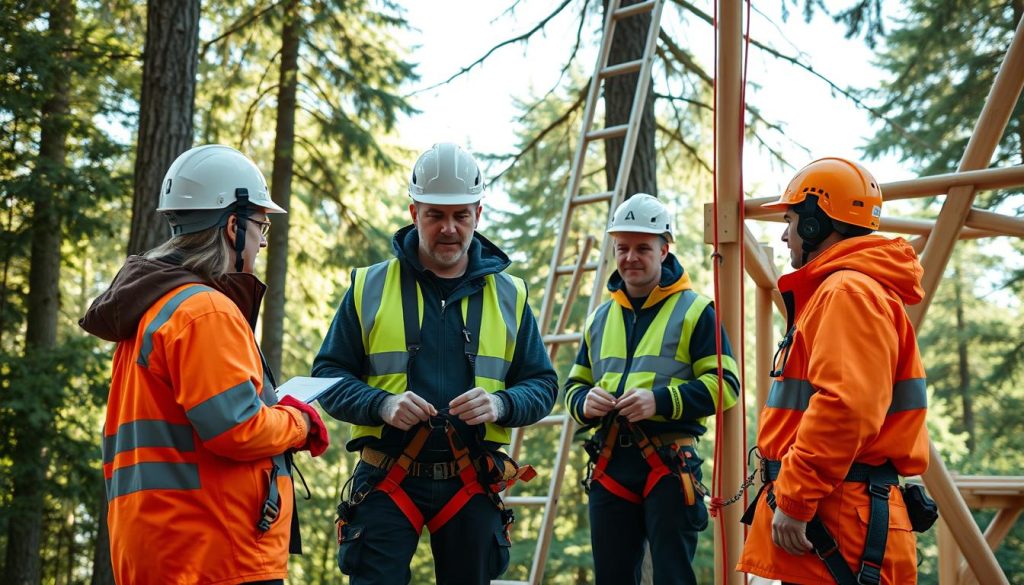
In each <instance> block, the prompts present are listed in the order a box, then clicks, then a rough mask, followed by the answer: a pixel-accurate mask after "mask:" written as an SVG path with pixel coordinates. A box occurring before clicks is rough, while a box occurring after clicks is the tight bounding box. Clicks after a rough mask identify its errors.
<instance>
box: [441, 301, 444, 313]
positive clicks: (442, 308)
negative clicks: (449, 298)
mask: <svg viewBox="0 0 1024 585" xmlns="http://www.w3.org/2000/svg"><path fill="white" fill-rule="evenodd" d="M441 310H442V311H443V310H444V299H441Z"/></svg>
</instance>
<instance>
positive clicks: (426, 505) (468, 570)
mask: <svg viewBox="0 0 1024 585" xmlns="http://www.w3.org/2000/svg"><path fill="white" fill-rule="evenodd" d="M379 473H380V472H379V471H378V470H376V469H375V468H373V467H371V466H369V465H367V464H366V463H362V462H360V463H359V465H358V466H356V471H355V478H354V480H353V485H355V486H359V485H360V484H362V483H363V482H366V481H367V480H368V479H373V476H374V475H377V474H379ZM461 488H462V480H461V479H459V478H458V477H454V478H451V479H446V480H433V479H427V478H417V477H407V478H406V479H405V481H403V482H402V489H403V490H405V492H406V493H407V494H409V497H410V498H411V499H412V501H413V502H414V503H415V504H416V506H417V507H418V508H419V509H420V512H422V513H423V517H424V519H425V520H426V521H429V520H430V519H431V518H433V517H434V516H435V515H436V514H437V512H438V511H440V510H441V508H442V507H443V506H444V505H445V504H446V503H447V502H448V500H450V499H451V498H452V496H453V495H455V493H456V492H458V491H459V490H460V489H461ZM345 533H346V534H345V536H346V539H345V541H344V542H343V543H342V545H341V547H340V548H339V549H338V566H339V568H340V569H341V572H342V573H344V574H346V575H348V576H349V583H350V584H351V585H405V584H407V583H409V581H410V580H411V579H412V573H411V572H410V570H409V564H410V562H411V561H412V557H413V554H415V552H416V545H417V543H419V533H418V532H417V531H416V530H414V529H413V527H412V524H410V523H409V520H408V519H407V518H406V517H405V514H403V513H402V511H401V510H399V509H398V507H397V506H396V505H395V503H394V502H393V501H392V500H391V498H390V497H389V496H388V495H387V494H384V493H383V492H379V491H374V492H371V493H370V495H369V496H367V497H366V499H365V500H364V501H363V502H362V503H361V504H359V506H358V507H357V508H356V510H355V513H354V514H353V516H352V519H351V521H350V523H349V525H348V526H346V527H345ZM510 546H511V543H509V540H508V538H507V537H506V536H505V529H504V526H503V525H502V524H501V515H500V514H499V512H498V509H497V508H496V507H495V506H494V503H493V502H491V500H490V499H488V498H487V496H484V495H482V494H477V495H475V496H473V497H472V498H471V499H470V500H469V502H468V503H467V504H466V506H465V507H463V508H462V510H460V511H459V513H458V514H456V515H455V516H454V517H453V518H452V519H451V520H449V521H448V522H447V523H446V524H445V525H444V526H442V527H441V528H440V529H438V530H437V532H435V533H433V534H431V535H430V550H431V552H432V553H433V555H434V577H435V582H436V583H437V584H438V585H474V584H479V585H486V584H487V583H489V582H490V580H491V579H494V578H497V577H498V576H500V575H501V574H502V573H504V572H505V569H507V568H508V559H509V547H510Z"/></svg>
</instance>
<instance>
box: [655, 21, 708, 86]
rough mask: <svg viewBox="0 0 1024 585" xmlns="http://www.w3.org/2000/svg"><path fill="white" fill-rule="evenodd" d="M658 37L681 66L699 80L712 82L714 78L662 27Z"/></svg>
mask: <svg viewBox="0 0 1024 585" xmlns="http://www.w3.org/2000/svg"><path fill="white" fill-rule="evenodd" d="M658 38H659V39H661V42H663V43H664V44H665V48H666V49H668V52H669V54H670V55H672V56H673V57H675V59H676V61H678V62H679V63H680V64H681V65H682V66H683V67H685V68H686V69H689V70H690V71H692V72H694V73H695V74H697V77H700V79H701V81H703V82H704V83H706V84H708V86H711V85H713V84H714V82H715V81H714V79H712V77H711V76H710V75H708V73H707V71H704V69H703V68H702V67H701V66H700V65H698V64H697V62H696V61H694V59H693V57H692V56H691V55H690V54H688V53H687V52H686V51H685V50H683V48H682V47H680V46H679V45H677V44H676V43H675V41H673V40H672V37H670V36H668V33H666V32H665V30H664V29H662V30H661V32H659V33H658Z"/></svg>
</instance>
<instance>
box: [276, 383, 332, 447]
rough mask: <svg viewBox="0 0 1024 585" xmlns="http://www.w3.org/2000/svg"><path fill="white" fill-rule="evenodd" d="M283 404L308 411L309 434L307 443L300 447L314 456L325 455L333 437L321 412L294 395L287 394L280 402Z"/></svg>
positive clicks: (301, 410)
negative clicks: (321, 416) (328, 432)
mask: <svg viewBox="0 0 1024 585" xmlns="http://www.w3.org/2000/svg"><path fill="white" fill-rule="evenodd" d="M278 404H280V405H281V406H290V407H292V408H294V409H295V410H298V411H299V412H304V413H306V415H307V416H309V434H308V435H306V444H305V445H303V446H302V447H299V450H300V451H304V450H306V449H308V450H309V454H310V455H312V456H313V457H318V456H320V455H323V452H324V451H326V450H327V446H328V445H330V444H331V437H330V435H328V434H327V427H326V426H324V421H323V419H321V418H320V413H318V412H317V411H316V409H315V408H313V407H312V406H310V405H308V404H306V403H305V402H302V401H300V400H296V399H295V397H294V396H285V397H284V398H282V399H281V401H280V402H278Z"/></svg>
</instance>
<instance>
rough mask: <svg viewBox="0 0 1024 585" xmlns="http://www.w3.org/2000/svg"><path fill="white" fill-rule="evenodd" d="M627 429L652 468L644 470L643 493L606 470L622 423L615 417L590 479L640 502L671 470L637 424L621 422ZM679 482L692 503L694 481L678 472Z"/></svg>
mask: <svg viewBox="0 0 1024 585" xmlns="http://www.w3.org/2000/svg"><path fill="white" fill-rule="evenodd" d="M624 424H625V426H626V430H628V431H629V432H630V433H631V434H632V436H633V440H635V441H636V444H637V447H640V452H641V453H642V454H643V458H644V461H646V462H647V465H648V466H649V467H650V468H651V471H650V472H648V473H647V480H646V481H645V482H644V491H643V493H640V494H638V493H636V492H634V491H632V490H630V489H629V488H627V487H626V486H624V485H622V484H621V483H619V482H618V481H616V480H615V478H613V477H612V476H611V475H609V474H608V472H607V471H605V469H606V468H607V467H608V462H609V461H610V460H611V458H612V450H613V449H614V448H615V441H616V440H617V439H618V437H619V432H620V428H621V426H622V424H620V423H619V421H618V419H616V420H615V421H614V422H612V424H611V426H609V427H608V434H607V436H605V440H604V446H603V447H602V448H601V453H600V454H599V455H598V456H597V463H596V464H595V465H594V471H593V474H592V475H591V479H592V480H594V481H596V482H597V483H599V484H601V485H602V486H604V488H605V489H606V490H608V491H609V492H611V493H613V494H615V495H616V496H618V497H620V498H622V499H623V500H626V501H627V502H630V503H632V504H640V503H643V501H644V499H645V498H647V496H649V495H650V493H651V490H653V489H654V486H656V485H658V482H659V481H661V479H662V478H663V477H665V476H666V475H671V474H672V470H671V469H669V467H668V465H665V462H664V461H663V460H662V459H661V455H659V454H658V450H657V449H656V447H655V445H654V442H653V441H652V440H651V439H650V438H648V437H647V434H646V433H644V432H643V430H641V429H640V428H639V427H637V426H635V425H633V424H631V423H629V422H626V423H624ZM679 483H680V486H681V488H682V490H683V493H684V495H685V497H686V502H687V504H693V502H694V501H695V499H696V495H695V493H694V486H693V481H692V479H691V478H690V476H689V474H688V473H680V482H679Z"/></svg>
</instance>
